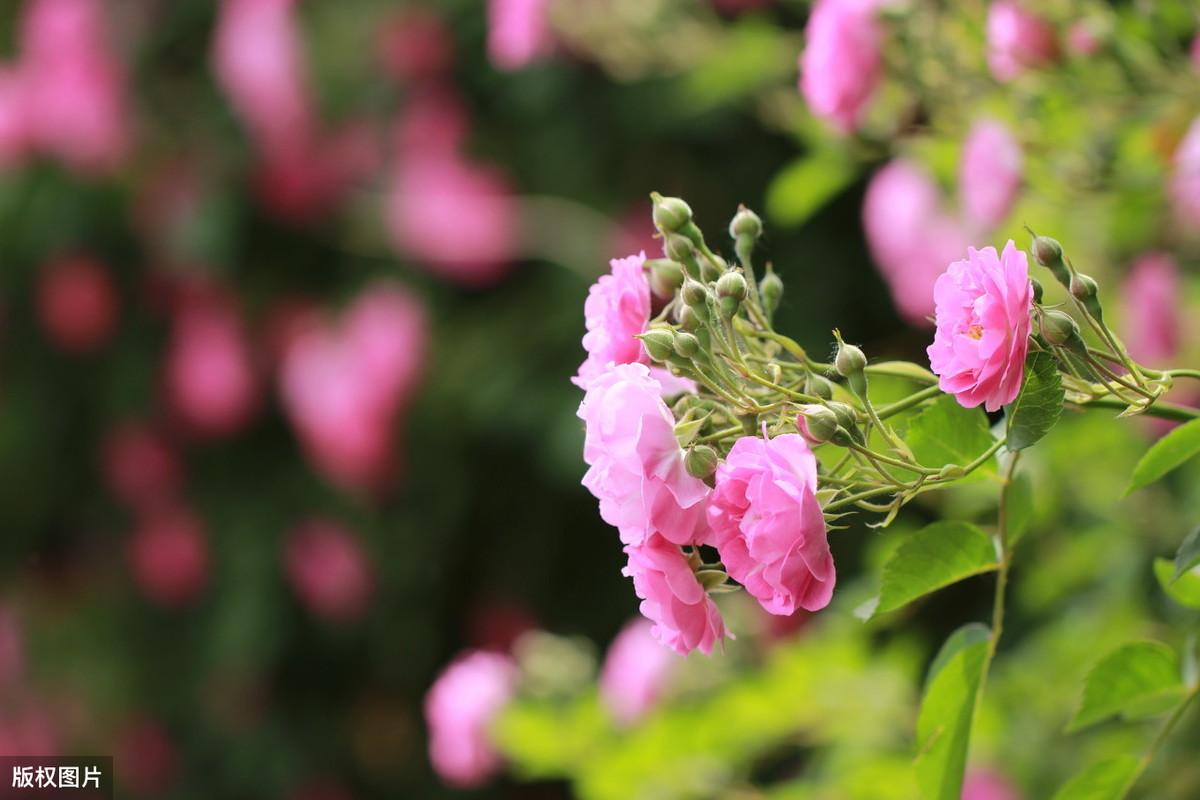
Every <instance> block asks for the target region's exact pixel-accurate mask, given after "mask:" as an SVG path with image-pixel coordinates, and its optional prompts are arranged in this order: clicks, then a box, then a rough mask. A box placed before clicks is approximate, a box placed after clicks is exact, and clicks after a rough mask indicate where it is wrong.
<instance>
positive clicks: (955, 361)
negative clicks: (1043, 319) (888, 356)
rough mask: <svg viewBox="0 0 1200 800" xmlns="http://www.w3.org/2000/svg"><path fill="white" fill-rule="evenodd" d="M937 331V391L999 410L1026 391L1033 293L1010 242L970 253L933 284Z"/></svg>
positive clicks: (932, 353)
mask: <svg viewBox="0 0 1200 800" xmlns="http://www.w3.org/2000/svg"><path fill="white" fill-rule="evenodd" d="M934 300H935V302H936V304H937V332H936V333H935V334H934V337H933V344H931V345H929V347H928V348H927V352H928V353H929V365H930V368H931V369H932V370H933V371H934V372H935V373H937V374H938V375H939V376H940V380H939V381H938V386H939V387H941V389H942V391H943V392H948V393H949V394H952V395H954V396H955V397H956V398H957V399H958V402H959V404H960V405H962V406H964V407H966V408H974V407H976V406H978V405H979V404H980V403H982V404H983V405H984V408H986V409H987V410H988V411H997V410H999V409H1000V407H1001V406H1003V405H1007V404H1008V403H1011V402H1012V401H1013V400H1014V399H1015V398H1016V396H1017V393H1018V392H1019V391H1020V390H1021V381H1022V379H1023V378H1024V375H1025V353H1026V352H1027V351H1028V349H1029V331H1030V327H1031V322H1030V318H1029V308H1030V305H1031V304H1032V302H1033V287H1032V286H1031V285H1030V283H1029V262H1028V260H1027V258H1026V256H1025V253H1024V251H1022V250H1018V249H1017V247H1016V245H1014V244H1013V243H1012V240H1009V242H1008V244H1006V245H1005V246H1004V252H1003V253H1001V254H1000V255H997V254H996V248H994V247H985V248H983V249H982V250H976V249H975V248H974V247H969V248H967V258H966V259H965V260H963V261H955V262H954V263H953V264H951V265H950V267H949V268H948V269H947V270H946V272H945V274H943V275H942V276H941V277H940V278H938V279H937V283H936V284H935V285H934Z"/></svg>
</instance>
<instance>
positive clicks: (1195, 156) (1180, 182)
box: [1167, 117, 1200, 230]
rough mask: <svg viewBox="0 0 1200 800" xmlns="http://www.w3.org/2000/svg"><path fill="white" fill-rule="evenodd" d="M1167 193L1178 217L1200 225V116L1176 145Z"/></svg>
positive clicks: (1188, 224)
mask: <svg viewBox="0 0 1200 800" xmlns="http://www.w3.org/2000/svg"><path fill="white" fill-rule="evenodd" d="M1167 194H1168V196H1169V197H1170V200H1171V207H1172V211H1173V212H1174V214H1175V218H1176V219H1177V220H1178V221H1179V222H1180V223H1181V224H1183V225H1185V226H1187V227H1188V228H1191V229H1193V230H1195V229H1200V117H1197V118H1196V119H1194V120H1192V124H1191V125H1190V126H1188V129H1187V133H1185V134H1184V136H1183V139H1181V140H1180V142H1179V145H1178V146H1177V147H1176V148H1175V155H1174V156H1173V158H1172V171H1171V177H1170V178H1169V180H1168V183H1167Z"/></svg>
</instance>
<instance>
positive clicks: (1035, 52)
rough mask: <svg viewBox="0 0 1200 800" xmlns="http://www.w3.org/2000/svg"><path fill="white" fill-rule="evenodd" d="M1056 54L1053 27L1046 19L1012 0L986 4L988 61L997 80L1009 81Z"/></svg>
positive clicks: (1040, 64)
mask: <svg viewBox="0 0 1200 800" xmlns="http://www.w3.org/2000/svg"><path fill="white" fill-rule="evenodd" d="M1057 56H1058V42H1057V40H1056V39H1055V36H1054V28H1052V27H1051V26H1050V24H1049V23H1048V22H1046V20H1044V19H1042V18H1041V17H1039V16H1038V15H1037V14H1034V13H1032V12H1030V11H1029V10H1027V9H1026V8H1025V7H1022V5H1021V4H1020V3H1017V2H1011V0H998V2H993V3H992V4H991V6H989V7H988V17H987V60H988V66H989V67H990V68H991V70H992V76H993V77H994V78H995V79H996V80H998V81H1005V82H1007V81H1011V80H1012V79H1013V78H1015V77H1017V76H1018V75H1020V74H1021V73H1022V72H1024V71H1025V70H1027V69H1030V68H1033V67H1040V66H1042V65H1044V64H1047V63H1049V62H1051V61H1053V60H1054V59H1055V58H1056V57H1057Z"/></svg>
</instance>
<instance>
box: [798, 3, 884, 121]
mask: <svg viewBox="0 0 1200 800" xmlns="http://www.w3.org/2000/svg"><path fill="white" fill-rule="evenodd" d="M878 5H879V3H878V2H877V1H876V0H817V2H816V3H815V4H814V6H813V9H812V13H811V14H809V17H808V24H807V26H806V27H805V29H804V37H805V46H804V53H803V54H802V55H801V56H800V91H801V92H802V93H803V94H804V99H805V101H807V103H808V106H809V108H810V109H812V112H813V113H814V114H816V115H817V116H818V117H821V118H822V119H825V120H827V121H828V122H830V123H832V124H833V125H834V126H835V127H837V128H838V129H839V130H841V131H842V132H849V131H852V130H854V128H855V127H856V126H857V125H858V121H859V118H860V117H861V115H862V110H863V107H864V106H865V105H866V104H867V101H868V100H870V98H871V95H872V93H873V92H874V91H875V86H876V84H877V83H878V82H879V73H880V66H881V63H882V62H881V59H880V53H879V49H880V41H879V39H880V35H879V29H878V26H877V24H876V22H875V18H874V16H875V9H876V7H877V6H878Z"/></svg>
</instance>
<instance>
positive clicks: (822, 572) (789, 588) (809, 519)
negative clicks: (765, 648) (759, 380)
mask: <svg viewBox="0 0 1200 800" xmlns="http://www.w3.org/2000/svg"><path fill="white" fill-rule="evenodd" d="M716 481H717V483H716V487H715V488H714V489H713V492H712V496H711V497H710V498H709V503H708V521H709V525H711V526H712V530H713V538H712V544H713V545H715V546H716V548H717V551H718V552H719V553H720V554H721V563H723V564H724V565H725V569H726V571H728V573H729V575H730V577H732V578H733V579H734V580H736V581H738V582H739V583H741V584H742V585H743V586H745V587H746V591H747V592H749V593H750V595H751V596H753V597H754V598H755V599H757V600H758V602H759V604H760V605H762V607H763V608H764V609H765V610H766V611H768V612H770V613H772V614H779V615H790V614H793V613H795V611H796V609H798V608H803V609H805V610H807V611H819V610H820V609H822V608H824V607H825V606H827V605H829V600H830V598H831V597H833V586H834V583H835V582H836V580H837V575H836V572H835V570H834V566H833V556H832V555H831V554H830V552H829V539H828V538H827V536H826V532H825V517H824V516H823V515H822V513H821V504H820V503H819V502H817V496H816V490H817V459H816V457H815V456H813V454H812V451H811V450H809V449H808V444H807V443H806V442H805V441H804V438H803V437H801V436H799V435H798V434H785V435H783V436H776V437H775V438H774V439H760V438H758V437H757V436H744V437H742V438H741V439H738V440H737V441H736V442H735V443H734V445H733V449H731V450H730V451H729V455H728V456H726V458H725V460H724V461H723V462H721V464H720V465H719V466H718V467H717V475H716Z"/></svg>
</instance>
